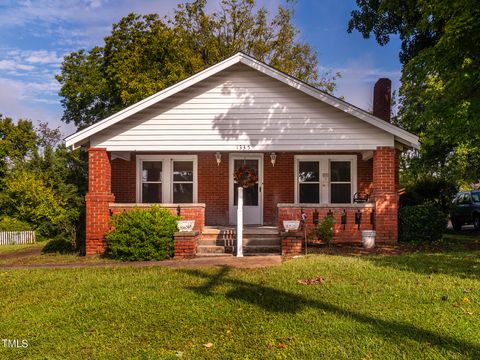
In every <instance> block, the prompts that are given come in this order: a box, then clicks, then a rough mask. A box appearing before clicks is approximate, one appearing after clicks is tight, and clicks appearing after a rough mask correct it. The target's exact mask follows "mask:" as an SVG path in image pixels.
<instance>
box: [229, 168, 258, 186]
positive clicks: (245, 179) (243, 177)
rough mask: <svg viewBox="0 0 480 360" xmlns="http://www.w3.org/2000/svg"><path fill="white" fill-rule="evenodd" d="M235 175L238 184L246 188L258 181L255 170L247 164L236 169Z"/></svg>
mask: <svg viewBox="0 0 480 360" xmlns="http://www.w3.org/2000/svg"><path fill="white" fill-rule="evenodd" d="M233 177H234V178H235V181H236V182H237V184H238V186H241V187H243V188H244V189H248V188H250V187H252V186H254V185H255V184H256V183H257V181H258V177H257V174H256V173H255V170H254V169H252V168H250V167H248V166H247V165H243V166H241V167H239V168H238V169H237V170H235V172H234V174H233Z"/></svg>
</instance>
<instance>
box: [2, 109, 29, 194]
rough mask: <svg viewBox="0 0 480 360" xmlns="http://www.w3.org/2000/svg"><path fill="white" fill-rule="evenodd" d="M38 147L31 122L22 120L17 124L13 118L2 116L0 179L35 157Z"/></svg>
mask: <svg viewBox="0 0 480 360" xmlns="http://www.w3.org/2000/svg"><path fill="white" fill-rule="evenodd" d="M36 146H37V135H36V133H35V130H34V129H33V126H32V122H31V121H29V120H22V119H20V120H18V122H17V124H15V123H14V122H13V120H12V119H11V118H8V117H3V116H2V115H1V114H0V179H2V180H3V178H4V177H5V175H6V174H7V172H8V171H9V170H10V169H12V168H13V167H15V166H18V165H21V164H24V163H25V162H26V161H27V159H28V158H30V157H31V156H33V154H34V153H35V152H36V151H37V148H36ZM0 186H3V183H0Z"/></svg>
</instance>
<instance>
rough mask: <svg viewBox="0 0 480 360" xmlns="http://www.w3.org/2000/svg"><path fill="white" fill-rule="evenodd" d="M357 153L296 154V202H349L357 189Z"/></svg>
mask: <svg viewBox="0 0 480 360" xmlns="http://www.w3.org/2000/svg"><path fill="white" fill-rule="evenodd" d="M356 164H357V162H356V156H355V155H299V156H296V157H295V170H296V171H295V177H296V179H295V180H296V181H295V202H297V203H300V204H326V203H331V204H349V203H352V197H353V194H354V193H355V191H356V184H355V177H356V176H355V175H356V171H357V169H356Z"/></svg>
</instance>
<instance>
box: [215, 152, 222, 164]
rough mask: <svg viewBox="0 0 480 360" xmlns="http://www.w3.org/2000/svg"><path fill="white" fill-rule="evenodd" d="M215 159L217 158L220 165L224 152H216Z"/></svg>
mask: <svg viewBox="0 0 480 360" xmlns="http://www.w3.org/2000/svg"><path fill="white" fill-rule="evenodd" d="M215 160H217V166H219V165H220V163H221V162H222V154H220V153H219V152H216V153H215Z"/></svg>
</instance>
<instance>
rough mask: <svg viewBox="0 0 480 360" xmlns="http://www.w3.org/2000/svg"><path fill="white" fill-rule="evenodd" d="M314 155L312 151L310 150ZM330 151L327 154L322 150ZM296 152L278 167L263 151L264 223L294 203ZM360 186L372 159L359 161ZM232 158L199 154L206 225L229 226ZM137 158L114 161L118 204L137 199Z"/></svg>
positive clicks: (368, 177) (365, 185) (367, 183)
mask: <svg viewBox="0 0 480 360" xmlns="http://www.w3.org/2000/svg"><path fill="white" fill-rule="evenodd" d="M309 154H311V153H309ZM319 154H327V153H319ZM294 156H295V154H294V153H277V160H276V163H275V166H272V164H271V162H270V153H265V154H264V179H263V180H264V186H263V187H262V191H263V201H264V208H263V221H264V224H265V225H275V224H277V221H278V219H277V204H278V203H293V202H294V191H295V189H294V181H295V179H294ZM357 168H358V174H357V189H358V191H365V192H371V188H372V180H373V174H372V171H373V159H370V160H368V161H363V160H362V157H361V154H358V160H357ZM229 177H230V174H229V158H228V153H222V161H221V163H220V165H217V162H216V160H215V153H214V152H208V153H198V202H199V203H203V204H205V205H206V208H205V223H206V225H228V220H229V219H228V212H229V204H228V198H229V193H228V192H229V183H228V181H229ZM135 182H136V160H135V154H132V158H131V160H130V161H125V160H121V159H115V160H113V161H112V193H113V194H114V195H115V198H116V201H117V202H119V203H135V202H136V184H135Z"/></svg>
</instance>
